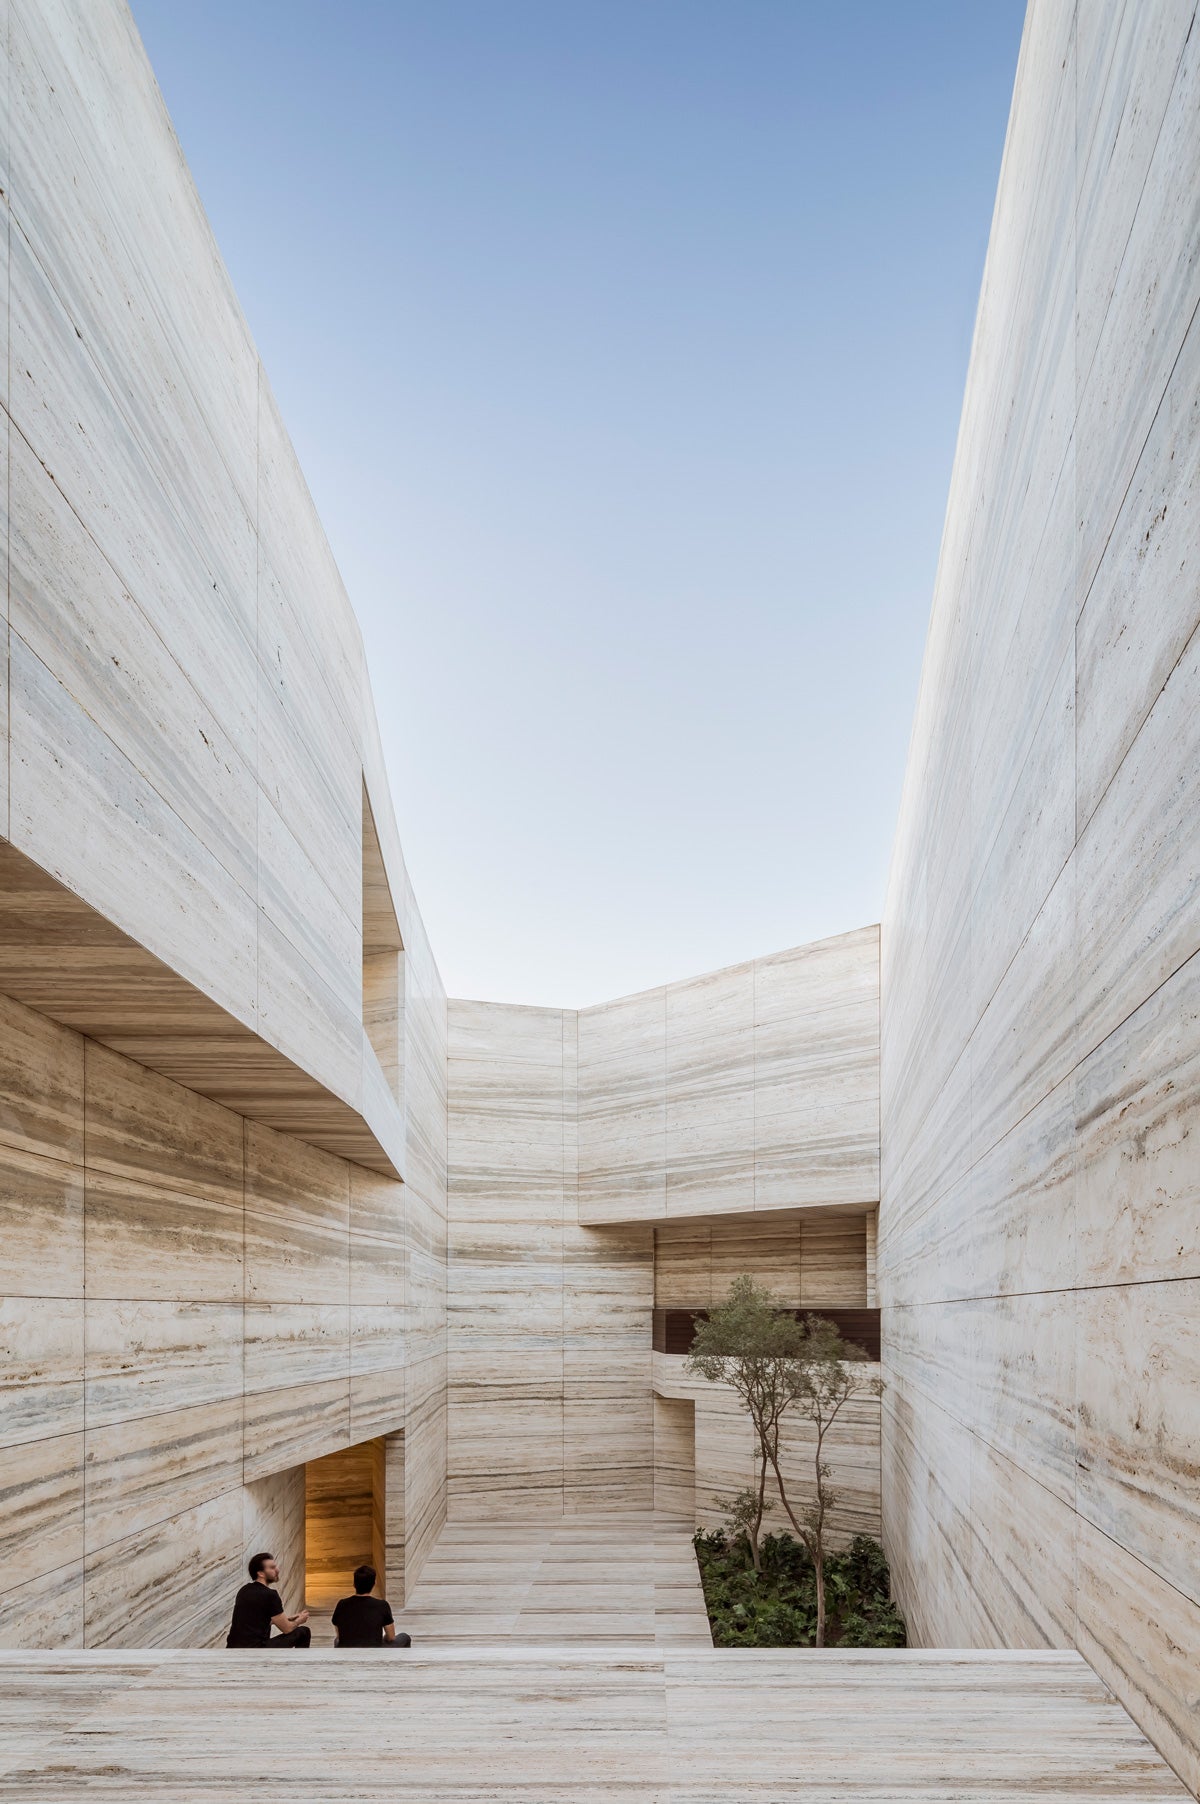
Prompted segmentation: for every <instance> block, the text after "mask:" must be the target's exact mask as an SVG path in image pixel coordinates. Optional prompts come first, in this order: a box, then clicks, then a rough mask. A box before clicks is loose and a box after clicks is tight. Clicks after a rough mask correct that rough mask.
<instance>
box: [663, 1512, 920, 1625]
mask: <svg viewBox="0 0 1200 1804" xmlns="http://www.w3.org/2000/svg"><path fill="white" fill-rule="evenodd" d="M695 1547H696V1560H697V1563H698V1565H699V1567H700V1579H701V1582H702V1584H703V1586H704V1602H705V1606H706V1608H707V1610H708V1621H709V1627H710V1628H711V1630H712V1638H713V1646H714V1647H813V1646H815V1645H816V1632H817V1586H816V1574H815V1572H814V1569H813V1563H812V1560H811V1558H810V1556H809V1554H808V1552H807V1550H806V1548H805V1547H804V1546H803V1545H802V1544H801V1543H800V1542H799V1541H797V1540H795V1539H794V1537H793V1536H791V1535H787V1534H779V1535H765V1536H764V1537H763V1539H762V1542H761V1558H762V1570H761V1572H757V1573H756V1572H755V1570H754V1564H753V1560H752V1557H751V1552H750V1544H749V1542H748V1541H747V1539H746V1537H745V1535H742V1534H736V1535H727V1534H724V1533H723V1532H721V1531H720V1530H717V1531H716V1532H715V1533H712V1534H705V1533H703V1532H701V1533H700V1534H698V1535H697V1536H696V1537H695ZM888 1591H889V1576H888V1566H887V1561H886V1559H885V1558H884V1553H883V1548H882V1547H881V1546H880V1545H879V1542H878V1541H874V1540H872V1539H871V1538H870V1536H868V1535H856V1536H855V1538H854V1540H853V1541H852V1542H851V1543H850V1545H849V1547H847V1548H846V1549H845V1550H844V1552H841V1553H827V1554H826V1555H825V1605H826V1613H827V1614H826V1621H825V1645H826V1646H827V1647H903V1646H904V1645H905V1642H906V1639H907V1637H906V1635H905V1629H904V1618H903V1617H902V1616H901V1615H900V1612H899V1611H898V1610H897V1608H896V1606H895V1604H894V1603H893V1602H892V1601H891V1598H890V1597H889V1595H888Z"/></svg>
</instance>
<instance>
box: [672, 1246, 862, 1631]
mask: <svg viewBox="0 0 1200 1804" xmlns="http://www.w3.org/2000/svg"><path fill="white" fill-rule="evenodd" d="M865 1362H866V1354H865V1353H863V1352H862V1351H861V1349H860V1348H858V1347H855V1346H851V1345H849V1344H848V1343H847V1342H845V1341H844V1340H843V1339H842V1337H841V1335H840V1334H839V1333H838V1331H837V1328H836V1327H835V1325H834V1324H833V1323H832V1322H830V1321H826V1320H825V1319H824V1317H822V1316H816V1315H808V1316H805V1318H804V1321H803V1324H801V1323H800V1322H798V1321H797V1320H796V1318H795V1316H794V1315H793V1314H792V1312H791V1311H790V1310H785V1309H782V1308H780V1307H779V1305H778V1304H777V1303H776V1302H775V1300H774V1298H773V1297H772V1296H771V1293H770V1291H769V1290H767V1289H765V1288H764V1287H763V1286H762V1285H760V1284H756V1283H755V1282H754V1280H753V1278H751V1277H748V1276H747V1275H745V1274H744V1273H743V1275H742V1276H741V1277H739V1278H735V1279H734V1281H733V1283H732V1285H731V1286H730V1289H729V1296H728V1298H727V1299H726V1301H725V1302H724V1303H720V1304H718V1306H717V1307H716V1308H715V1309H714V1310H712V1311H711V1312H710V1314H709V1317H708V1320H707V1321H704V1322H701V1323H700V1324H699V1326H698V1327H697V1329H696V1336H695V1339H694V1341H693V1342H692V1350H691V1352H690V1354H689V1355H688V1361H687V1370H688V1371H689V1372H693V1373H695V1374H696V1375H697V1376H698V1377H701V1378H706V1379H708V1380H709V1382H710V1383H713V1384H728V1385H730V1386H731V1387H732V1389H733V1390H734V1391H736V1392H737V1395H738V1396H739V1397H740V1398H741V1400H742V1403H743V1404H744V1405H745V1407H746V1409H747V1411H748V1412H749V1415H750V1419H751V1422H752V1423H753V1426H754V1448H755V1459H756V1462H757V1465H758V1472H757V1476H756V1480H755V1483H754V1485H753V1487H751V1488H750V1490H749V1492H748V1494H746V1493H743V1494H741V1495H739V1497H738V1498H737V1499H734V1500H733V1501H734V1502H735V1503H736V1504H737V1505H738V1510H737V1516H738V1524H737V1525H738V1527H740V1528H741V1529H742V1531H743V1532H744V1534H745V1536H746V1539H747V1540H748V1541H749V1543H750V1553H751V1557H752V1559H753V1561H754V1570H755V1572H761V1571H762V1561H761V1556H760V1551H759V1535H760V1534H761V1531H762V1522H763V1516H764V1515H765V1514H766V1511H767V1509H768V1508H769V1507H771V1506H770V1505H769V1503H768V1500H767V1474H768V1471H770V1472H771V1474H772V1475H773V1476H774V1479H775V1484H776V1488H777V1490H778V1492H779V1501H780V1502H781V1503H782V1505H783V1507H784V1509H785V1511H786V1512H787V1517H788V1520H789V1522H790V1523H791V1525H792V1527H793V1529H794V1530H795V1532H796V1536H797V1539H798V1540H800V1541H801V1542H802V1543H803V1545H804V1546H805V1547H806V1548H807V1550H808V1554H809V1558H810V1559H811V1560H812V1563H813V1572H814V1574H815V1578H816V1591H817V1633H816V1645H817V1646H818V1647H824V1645H825V1555H826V1551H827V1548H826V1542H827V1537H828V1532H829V1520H830V1513H831V1511H832V1509H833V1505H834V1503H835V1502H836V1500H837V1493H836V1492H835V1491H834V1489H833V1487H832V1486H831V1485H830V1483H829V1477H830V1470H831V1468H830V1465H829V1462H828V1460H827V1459H826V1457H825V1443H826V1440H827V1439H828V1436H829V1433H830V1430H831V1429H832V1427H833V1425H834V1423H835V1422H836V1421H837V1419H838V1417H839V1415H840V1414H841V1412H842V1410H843V1409H844V1408H845V1406H846V1404H847V1403H849V1402H850V1400H851V1399H852V1398H853V1397H860V1396H876V1397H877V1396H878V1395H879V1393H880V1391H881V1390H882V1388H883V1387H882V1385H881V1383H880V1381H879V1379H878V1378H877V1377H876V1376H875V1375H874V1374H873V1373H870V1372H865V1371H863V1369H862V1368H863V1365H864V1364H865ZM789 1411H794V1412H795V1413H796V1414H797V1415H801V1416H804V1417H805V1418H806V1419H807V1420H808V1421H809V1422H810V1423H811V1424H812V1426H813V1429H814V1432H815V1444H814V1449H813V1472H814V1478H815V1484H814V1488H813V1500H812V1502H811V1504H810V1505H809V1506H808V1507H807V1508H805V1509H803V1510H802V1511H801V1513H800V1514H799V1515H797V1513H796V1511H795V1509H794V1508H793V1507H792V1503H791V1499H790V1498H789V1497H788V1493H787V1486H786V1484H785V1483H784V1477H783V1471H782V1467H781V1462H780V1456H779V1440H780V1431H781V1428H782V1424H783V1420H784V1417H785V1416H786V1415H787V1414H788V1412H789Z"/></svg>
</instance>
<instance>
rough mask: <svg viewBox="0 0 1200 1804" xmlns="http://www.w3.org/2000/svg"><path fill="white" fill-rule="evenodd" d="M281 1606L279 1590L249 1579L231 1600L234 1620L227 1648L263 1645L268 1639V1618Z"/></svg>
mask: <svg viewBox="0 0 1200 1804" xmlns="http://www.w3.org/2000/svg"><path fill="white" fill-rule="evenodd" d="M282 1609H283V1604H282V1603H281V1602H280V1598H279V1593H278V1591H272V1589H271V1587H270V1586H269V1585H260V1584H259V1582H258V1580H257V1579H251V1581H250V1583H249V1584H248V1585H243V1586H242V1588H241V1590H240V1591H239V1592H238V1594H237V1596H236V1597H235V1598H234V1600H233V1621H232V1622H231V1623H230V1625H229V1634H228V1635H227V1636H226V1638H225V1645H226V1647H266V1645H267V1642H268V1641H269V1640H270V1639H271V1618H272V1616H278V1615H279V1613H280V1611H281V1610H282Z"/></svg>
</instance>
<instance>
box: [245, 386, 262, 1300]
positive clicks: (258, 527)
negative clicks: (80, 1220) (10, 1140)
mask: <svg viewBox="0 0 1200 1804" xmlns="http://www.w3.org/2000/svg"><path fill="white" fill-rule="evenodd" d="M261 490H262V359H261V358H260V357H259V356H258V355H257V354H256V355H255V359H254V1025H255V1027H256V1028H257V1029H261V1027H262V930H261V923H262V912H261V910H262V865H261V853H262V833H261V832H260V830H259V813H260V810H261V808H262V496H261ZM244 1150H245V1148H244V1139H243V1153H244ZM242 1177H243V1185H242V1204H243V1208H244V1206H245V1182H244V1180H245V1159H244V1157H243V1161H242ZM243 1292H244V1287H243Z"/></svg>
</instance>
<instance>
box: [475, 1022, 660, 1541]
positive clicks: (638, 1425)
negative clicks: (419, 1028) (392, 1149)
mask: <svg viewBox="0 0 1200 1804" xmlns="http://www.w3.org/2000/svg"><path fill="white" fill-rule="evenodd" d="M576 1031H577V1030H576V1016H575V1013H574V1011H571V1010H559V1009H535V1008H511V1007H505V1006H502V1005H500V1004H494V1003H475V1002H451V1003H450V1006H449V1061H448V1072H449V1197H450V1259H449V1274H448V1315H449V1345H450V1374H449V1376H450V1453H449V1477H448V1489H449V1502H450V1511H451V1514H452V1515H453V1516H454V1517H456V1518H458V1519H462V1518H463V1517H465V1516H469V1515H472V1514H477V1515H480V1516H483V1517H485V1518H487V1519H489V1520H491V1519H494V1518H495V1517H497V1516H503V1515H506V1514H511V1515H515V1516H522V1517H524V1516H526V1515H528V1514H529V1513H531V1512H541V1513H544V1514H549V1515H561V1514H563V1513H564V1512H565V1513H567V1514H571V1513H574V1512H577V1511H586V1510H595V1509H603V1508H605V1507H614V1508H618V1509H621V1508H623V1509H647V1508H649V1507H650V1506H651V1503H652V1492H653V1424H652V1406H651V1392H650V1323H651V1311H652V1308H653V1284H654V1262H653V1248H652V1244H651V1236H650V1230H649V1228H647V1227H644V1226H641V1225H634V1226H632V1227H613V1228H605V1229H595V1228H587V1227H581V1226H580V1224H579V1221H578V1215H577V1203H576Z"/></svg>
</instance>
